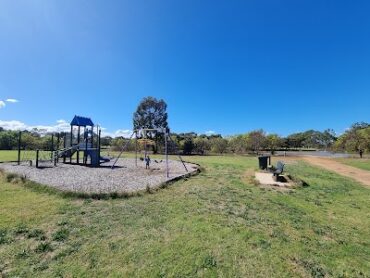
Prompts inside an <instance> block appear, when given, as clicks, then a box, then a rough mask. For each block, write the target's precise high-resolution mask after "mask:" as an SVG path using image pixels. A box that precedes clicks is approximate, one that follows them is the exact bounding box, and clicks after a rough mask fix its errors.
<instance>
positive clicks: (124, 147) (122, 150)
mask: <svg viewBox="0 0 370 278" xmlns="http://www.w3.org/2000/svg"><path fill="white" fill-rule="evenodd" d="M134 133H135V132H133V133H132V134H131V136H130V138H129V139H128V141H127V142H126V144H125V145H124V146H123V148H122V149H121V152H120V153H119V155H118V156H117V158H116V160H115V161H114V163H113V165H112V167H111V169H113V168H114V166H115V165H116V163H117V161H118V159H119V158H120V157H121V155H122V153H123V152H124V150H125V149H126V147H127V146H128V144H129V143H130V141H131V139H132V137H133V136H134Z"/></svg>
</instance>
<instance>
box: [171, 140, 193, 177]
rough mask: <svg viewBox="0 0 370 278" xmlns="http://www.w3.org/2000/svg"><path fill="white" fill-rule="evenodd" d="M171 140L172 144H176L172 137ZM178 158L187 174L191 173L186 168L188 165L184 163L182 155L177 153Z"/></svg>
mask: <svg viewBox="0 0 370 278" xmlns="http://www.w3.org/2000/svg"><path fill="white" fill-rule="evenodd" d="M169 138H170V140H171V142H172V143H173V144H175V142H173V140H172V138H171V136H169ZM177 156H178V157H179V158H180V160H181V163H182V165H183V166H184V168H185V170H186V172H189V170H188V168H186V165H185V163H184V161H183V160H182V158H181V156H180V154H178V153H177Z"/></svg>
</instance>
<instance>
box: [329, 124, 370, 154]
mask: <svg viewBox="0 0 370 278" xmlns="http://www.w3.org/2000/svg"><path fill="white" fill-rule="evenodd" d="M335 148H336V149H340V150H344V151H348V152H360V151H366V152H369V151H370V124H367V123H363V122H362V123H355V124H353V125H352V126H351V128H350V129H349V130H347V131H346V132H345V133H344V134H343V135H341V136H340V137H339V138H338V140H337V142H336V143H335Z"/></svg>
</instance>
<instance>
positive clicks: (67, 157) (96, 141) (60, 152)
mask: <svg viewBox="0 0 370 278" xmlns="http://www.w3.org/2000/svg"><path fill="white" fill-rule="evenodd" d="M70 125H71V130H70V132H69V133H68V132H64V133H63V135H62V136H61V134H60V133H57V134H56V136H54V134H51V147H50V148H49V149H47V150H36V154H35V156H34V155H32V154H31V155H30V153H34V152H35V151H34V150H21V141H22V133H21V132H20V133H19V138H18V160H17V162H18V164H20V163H21V161H29V162H30V165H32V160H33V159H32V158H33V157H35V166H36V168H39V166H40V163H45V162H46V163H49V164H50V163H53V164H54V166H56V165H57V163H59V162H60V160H62V162H63V163H69V164H77V165H84V166H92V167H98V166H100V164H101V163H105V162H109V161H110V159H109V158H107V157H102V156H101V155H100V151H101V148H100V136H101V129H100V127H99V126H95V125H94V123H93V121H92V120H91V119H90V118H87V117H81V116H75V117H74V118H73V120H72V121H71V124H70ZM95 127H96V129H95ZM55 137H56V142H54V141H55V140H54V139H55ZM61 140H62V141H63V142H62V145H63V147H62V148H60V142H61ZM22 151H23V157H22V155H21V153H22ZM27 154H28V157H27Z"/></svg>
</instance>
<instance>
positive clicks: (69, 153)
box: [58, 146, 78, 157]
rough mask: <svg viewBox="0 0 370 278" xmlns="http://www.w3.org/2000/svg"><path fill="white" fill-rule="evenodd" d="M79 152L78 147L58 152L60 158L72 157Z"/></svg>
mask: <svg viewBox="0 0 370 278" xmlns="http://www.w3.org/2000/svg"><path fill="white" fill-rule="evenodd" d="M77 150H78V146H73V147H70V148H66V149H61V150H58V157H71V156H72V155H73V154H74V153H75V152H76V151H77Z"/></svg>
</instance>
